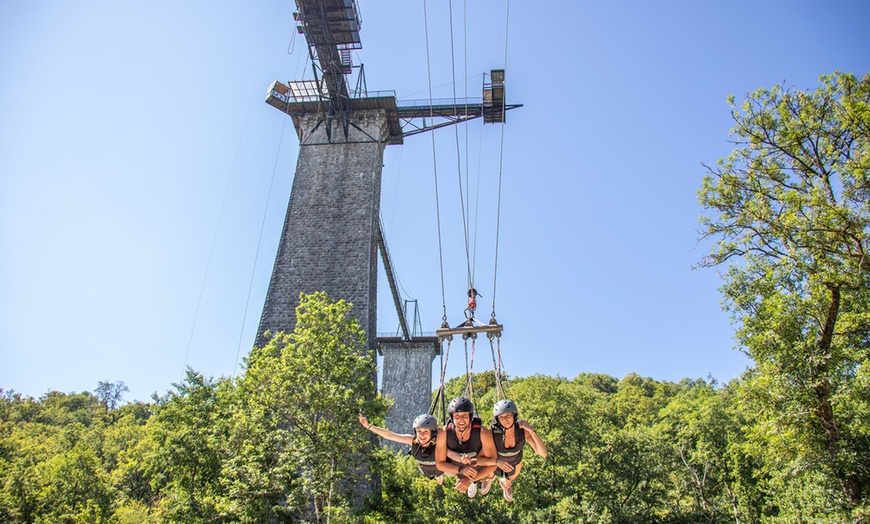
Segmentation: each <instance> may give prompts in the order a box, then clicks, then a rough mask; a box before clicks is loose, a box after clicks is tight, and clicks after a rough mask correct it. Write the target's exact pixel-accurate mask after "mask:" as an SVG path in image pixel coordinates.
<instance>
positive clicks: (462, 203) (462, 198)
mask: <svg viewBox="0 0 870 524" xmlns="http://www.w3.org/2000/svg"><path fill="white" fill-rule="evenodd" d="M447 5H448V8H449V10H450V16H449V20H450V72H451V80H452V87H453V105H454V106H455V105H456V52H455V50H454V46H453V44H454V40H455V37H454V36H453V0H449V2H447ZM453 136H454V139H455V142H456V176H457V178H458V181H459V207H460V209H461V211H462V232H463V234H464V236H465V267H466V271H467V273H468V287H469V288H471V287H472V284H473V283H474V278H473V276H472V273H471V254H470V251H469V240H468V209H467V208H468V198H467V195H465V194H463V191H462V154H461V148H460V146H459V127H458V126H454V127H453ZM467 176H468V175H467V174H466V178H467ZM466 183H467V181H466Z"/></svg>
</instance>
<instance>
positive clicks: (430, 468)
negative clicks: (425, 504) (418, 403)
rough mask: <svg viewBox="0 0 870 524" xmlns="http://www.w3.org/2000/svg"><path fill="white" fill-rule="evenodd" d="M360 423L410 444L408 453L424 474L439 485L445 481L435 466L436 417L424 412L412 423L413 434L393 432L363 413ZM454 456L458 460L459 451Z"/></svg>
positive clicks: (376, 433)
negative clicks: (374, 424) (378, 424)
mask: <svg viewBox="0 0 870 524" xmlns="http://www.w3.org/2000/svg"><path fill="white" fill-rule="evenodd" d="M359 423H360V424H362V426H363V427H364V428H366V429H367V430H369V431H371V432H372V433H374V434H375V435H378V436H379V437H382V438H385V439H387V440H390V441H392V442H398V443H399V444H406V445H408V446H410V448H408V455H411V456H412V457H414V460H416V461H417V465H418V466H420V472H421V473H423V476H425V477H426V478H428V479H430V480H431V479H435V480H436V481H437V482H438V484H439V485H441V484H442V483H443V482H444V475H443V473H442V472H441V471H439V470H438V468H437V467H435V438H436V435H437V431H438V421H437V420H436V419H435V417H433V416H432V415H429V414H428V413H423V414H422V415H420V416H418V417H417V418H415V419H414V423H413V424H412V426H413V429H414V434H413V435H404V434H399V433H393V432H392V431H390V430H388V429H386V428H379V427H377V426H373V425H371V424H370V423H369V421H368V419H367V418H366V417H365V416H363V415H362V414H360V416H359ZM453 456H454V458H456V459H457V460H460V456H459V453H455V454H454V455H453Z"/></svg>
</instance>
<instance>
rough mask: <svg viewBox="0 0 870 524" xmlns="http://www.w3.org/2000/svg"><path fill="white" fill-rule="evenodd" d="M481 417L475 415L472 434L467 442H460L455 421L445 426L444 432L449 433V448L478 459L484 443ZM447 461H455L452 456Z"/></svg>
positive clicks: (472, 421) (472, 422)
mask: <svg viewBox="0 0 870 524" xmlns="http://www.w3.org/2000/svg"><path fill="white" fill-rule="evenodd" d="M480 428H481V424H480V418H479V417H474V418H473V419H472V420H471V436H470V437H469V438H468V440H466V441H465V442H462V443H460V442H459V439H458V438H457V437H456V428H455V427H454V426H453V421H450V422H448V423H447V425H446V426H444V433H445V434H446V435H447V449H449V450H451V451H455V452H457V453H463V454H466V455H468V457H469V458H470V459H472V461H474V460H476V459H477V454H478V453H480V450H481V449H483V444H482V443H481V442H480ZM447 462H451V463H452V462H453V461H452V460H450V458H448V459H447Z"/></svg>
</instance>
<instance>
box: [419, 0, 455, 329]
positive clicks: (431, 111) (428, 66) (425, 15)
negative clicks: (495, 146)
mask: <svg viewBox="0 0 870 524" xmlns="http://www.w3.org/2000/svg"><path fill="white" fill-rule="evenodd" d="M423 26H424V29H425V31H424V34H425V35H426V75H427V78H428V82H429V118H430V119H433V120H434V118H435V116H434V112H435V110H434V108H433V107H432V63H431V60H430V59H429V17H428V8H427V7H426V0H423ZM430 134H431V136H432V170H433V173H434V175H435V216H436V221H437V223H438V266H439V268H440V270H441V311H442V314H441V322H442V326H443V327H449V324H447V297H446V295H445V293H444V255H443V252H442V251H443V250H442V248H441V204H440V202H439V198H438V161H437V157H436V156H435V133H430Z"/></svg>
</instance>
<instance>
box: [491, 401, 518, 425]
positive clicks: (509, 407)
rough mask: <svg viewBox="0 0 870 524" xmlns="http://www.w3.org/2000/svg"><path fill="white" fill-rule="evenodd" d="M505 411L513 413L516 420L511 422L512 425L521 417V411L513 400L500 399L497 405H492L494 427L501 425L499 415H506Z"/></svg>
mask: <svg viewBox="0 0 870 524" xmlns="http://www.w3.org/2000/svg"><path fill="white" fill-rule="evenodd" d="M505 413H513V414H514V421H513V422H511V426H513V425H514V424H516V422H517V419H518V418H519V413H518V412H517V405H516V404H514V401H513V400H508V399H503V400H499V401H498V402H496V403H495V406H493V407H492V425H493V427H495V426H498V427H501V422H499V420H498V416H499V415H504V414H505Z"/></svg>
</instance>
